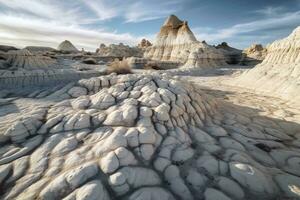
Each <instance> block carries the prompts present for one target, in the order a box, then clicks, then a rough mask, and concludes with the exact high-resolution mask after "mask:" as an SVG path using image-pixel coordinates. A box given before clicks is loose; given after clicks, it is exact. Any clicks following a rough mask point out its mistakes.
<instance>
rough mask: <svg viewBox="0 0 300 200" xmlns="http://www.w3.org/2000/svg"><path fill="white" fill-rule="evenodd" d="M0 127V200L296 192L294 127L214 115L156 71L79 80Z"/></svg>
mask: <svg viewBox="0 0 300 200" xmlns="http://www.w3.org/2000/svg"><path fill="white" fill-rule="evenodd" d="M34 96H36V94H34V95H32V97H34ZM62 96H64V100H60V101H59V102H57V103H53V102H51V101H50V100H51V99H56V98H58V97H62ZM47 101H49V102H48V103H47ZM26 113H27V112H26ZM0 119H1V118H0ZM252 120H253V121H252ZM1 122H2V121H1V120H0V123H1ZM4 123H5V125H6V126H5V127H6V128H2V129H0V130H1V132H0V144H1V147H0V184H1V190H0V196H1V198H2V199H81V198H83V199H130V200H140V199H143V200H144V199H146V200H148V199H149V200H154V199H163V200H173V199H274V198H279V199H288V198H299V196H300V192H299V190H300V189H299V188H300V178H299V176H300V174H299V170H297V169H298V168H299V158H300V146H299V145H297V141H298V142H299V139H300V137H298V135H299V134H298V132H297V131H296V133H294V135H293V134H292V133H289V134H288V135H287V134H285V133H284V132H281V131H276V130H272V129H271V128H270V127H269V128H267V127H265V125H266V123H264V121H259V119H257V118H253V119H252V118H251V119H250V118H247V116H242V115H240V114H239V113H236V115H235V113H234V112H233V113H232V114H231V113H223V112H221V111H220V109H219V102H218V101H216V100H215V99H214V98H212V97H210V96H208V95H206V94H205V93H204V92H203V91H202V90H200V89H199V87H197V86H196V85H193V84H191V83H188V82H185V81H183V80H180V79H179V78H177V77H171V76H168V75H166V74H162V75H155V74H153V75H147V74H145V75H137V74H130V75H119V76H116V75H114V74H112V75H109V76H101V77H94V78H90V79H83V80H80V81H78V82H77V83H76V84H73V85H68V86H65V87H64V88H62V89H60V90H59V92H58V91H57V92H55V94H54V93H51V92H50V93H48V94H47V95H46V96H45V98H43V99H41V100H40V105H39V106H37V105H36V106H34V109H32V110H31V111H30V113H27V115H24V116H23V117H19V118H18V119H17V120H16V119H15V120H14V121H13V123H10V122H4ZM251 125H253V126H251ZM254 125H255V126H254ZM273 126H274V127H277V124H274V125H273ZM250 127H251V128H250ZM295 134H296V135H295ZM296 136H297V137H296ZM291 142H293V144H291ZM285 144H290V146H289V147H288V146H286V145H285ZM228 186H229V187H228Z"/></svg>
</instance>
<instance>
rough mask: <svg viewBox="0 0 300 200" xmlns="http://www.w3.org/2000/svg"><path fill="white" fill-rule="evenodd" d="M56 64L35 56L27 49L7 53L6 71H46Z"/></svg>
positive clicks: (47, 58)
mask: <svg viewBox="0 0 300 200" xmlns="http://www.w3.org/2000/svg"><path fill="white" fill-rule="evenodd" d="M55 64H56V60H54V59H51V58H49V57H46V56H41V55H36V54H33V53H31V52H30V51H29V50H27V49H22V50H18V51H10V52H9V53H7V60H6V64H5V66H6V67H5V69H6V70H35V69H40V70H43V69H44V70H46V69H49V68H51V67H52V66H54V65H55Z"/></svg>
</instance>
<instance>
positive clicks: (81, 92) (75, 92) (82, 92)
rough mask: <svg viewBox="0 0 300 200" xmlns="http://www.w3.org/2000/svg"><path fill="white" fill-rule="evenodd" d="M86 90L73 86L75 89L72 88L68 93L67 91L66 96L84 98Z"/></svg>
mask: <svg viewBox="0 0 300 200" xmlns="http://www.w3.org/2000/svg"><path fill="white" fill-rule="evenodd" d="M87 92H88V91H87V89H86V88H83V87H78V86H75V87H72V88H71V89H70V90H69V91H68V94H69V95H70V96H71V97H75V98H77V97H80V96H84V95H87Z"/></svg>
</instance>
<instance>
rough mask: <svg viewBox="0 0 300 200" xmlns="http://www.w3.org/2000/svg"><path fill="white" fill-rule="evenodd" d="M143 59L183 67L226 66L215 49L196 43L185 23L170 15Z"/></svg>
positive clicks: (220, 53) (221, 56)
mask: <svg viewBox="0 0 300 200" xmlns="http://www.w3.org/2000/svg"><path fill="white" fill-rule="evenodd" d="M144 57H145V58H148V59H152V60H158V61H174V62H178V63H180V64H181V65H183V66H184V67H203V68H209V67H216V66H222V65H226V63H225V57H224V55H223V54H222V52H221V51H219V50H217V49H216V48H214V47H212V46H209V45H207V44H206V43H201V42H199V41H197V39H196V38H195V36H194V34H193V33H192V31H191V30H190V28H189V26H188V24H187V22H186V21H181V20H179V19H178V18H177V17H176V16H174V15H171V16H169V17H168V19H167V20H166V21H165V23H164V24H163V26H162V27H161V29H160V32H159V33H158V35H157V37H156V40H155V42H154V44H153V46H151V47H149V48H147V49H146V51H145V53H144Z"/></svg>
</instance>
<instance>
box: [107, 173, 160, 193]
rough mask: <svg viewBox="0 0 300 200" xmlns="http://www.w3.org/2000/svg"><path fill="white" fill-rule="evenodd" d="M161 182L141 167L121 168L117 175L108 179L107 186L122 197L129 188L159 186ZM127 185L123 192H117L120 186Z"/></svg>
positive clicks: (153, 174)
mask: <svg viewBox="0 0 300 200" xmlns="http://www.w3.org/2000/svg"><path fill="white" fill-rule="evenodd" d="M160 183H161V180H160V178H159V176H158V175H157V174H156V172H154V171H153V170H151V169H146V168H141V167H123V168H121V169H120V170H118V172H117V173H115V174H112V175H111V176H110V177H109V184H110V185H111V186H112V188H113V190H115V192H117V194H118V195H123V194H125V193H126V192H128V190H129V187H130V188H132V189H134V188H139V187H142V186H155V185H159V184H160ZM124 184H125V185H126V184H128V186H129V187H125V188H124V190H119V189H120V187H119V186H122V185H124Z"/></svg>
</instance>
